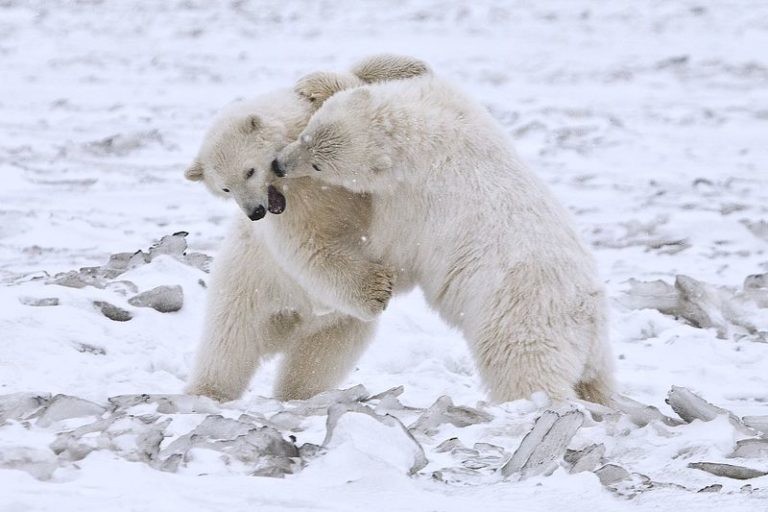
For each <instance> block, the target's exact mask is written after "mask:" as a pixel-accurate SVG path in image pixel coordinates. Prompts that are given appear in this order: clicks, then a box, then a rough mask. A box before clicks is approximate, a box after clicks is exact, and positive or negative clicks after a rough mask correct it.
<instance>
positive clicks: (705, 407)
mask: <svg viewBox="0 0 768 512" xmlns="http://www.w3.org/2000/svg"><path fill="white" fill-rule="evenodd" d="M667 403H668V404H669V406H670V407H672V410H673V411H675V412H676V413H677V415H678V416H680V417H681V418H682V419H683V420H685V421H686V423H690V422H692V421H693V420H701V421H712V420H714V419H715V418H717V417H718V416H723V415H724V416H727V417H728V419H729V421H730V422H731V424H732V425H733V426H734V427H735V428H736V429H738V430H739V431H740V432H743V433H746V434H749V433H750V431H749V429H747V428H746V427H745V426H744V424H743V423H742V422H741V420H739V418H737V417H736V416H735V415H734V414H733V413H732V412H731V411H728V410H725V409H721V408H720V407H717V406H715V405H712V404H711V403H709V402H707V401H706V400H704V399H703V398H701V397H700V396H699V395H697V394H696V393H694V392H692V391H691V390H689V389H686V388H683V387H679V386H672V389H671V390H670V391H669V394H668V395H667Z"/></svg>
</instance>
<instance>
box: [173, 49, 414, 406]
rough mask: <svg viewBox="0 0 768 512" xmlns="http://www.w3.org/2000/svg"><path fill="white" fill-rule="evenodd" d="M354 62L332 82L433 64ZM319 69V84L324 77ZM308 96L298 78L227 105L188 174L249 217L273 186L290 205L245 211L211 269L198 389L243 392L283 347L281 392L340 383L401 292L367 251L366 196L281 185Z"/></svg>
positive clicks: (310, 184)
mask: <svg viewBox="0 0 768 512" xmlns="http://www.w3.org/2000/svg"><path fill="white" fill-rule="evenodd" d="M354 70H355V73H356V74H351V73H348V74H340V75H334V76H336V77H337V80H336V81H335V82H334V85H333V87H341V86H342V85H340V84H344V85H343V86H349V85H350V84H354V85H360V84H362V83H364V82H368V81H375V80H387V79H390V80H395V79H398V78H410V77H411V76H413V74H414V73H415V72H416V71H415V70H422V72H427V68H426V65H425V64H424V63H422V62H421V61H417V60H415V59H410V58H406V57H395V56H376V57H371V58H369V59H366V60H364V61H363V62H361V63H360V64H358V65H357V66H356V67H355V68H354ZM315 76H316V79H315V80H313V82H312V83H313V84H315V86H316V89H317V90H318V91H319V90H321V87H320V84H321V82H320V81H319V80H318V79H317V77H319V76H321V75H315ZM297 93H298V94H297ZM316 96H318V97H321V98H322V100H324V99H325V98H327V96H321V95H320V94H319V93H318V94H317V95H316ZM311 99H312V98H311V97H310V96H307V95H304V94H302V91H301V89H300V87H297V90H296V91H292V90H285V91H279V92H277V93H274V94H270V95H266V96H262V97H260V98H257V99H255V100H251V101H247V102H239V103H236V104H234V105H232V106H230V107H229V108H227V109H226V110H224V111H223V112H222V113H221V114H220V115H219V117H218V119H217V120H216V121H215V122H214V124H213V126H212V127H211V129H210V130H209V132H208V134H207V135H206V137H205V140H204V141H203V144H202V147H201V149H200V151H199V154H198V156H197V158H196V159H195V161H194V162H193V163H192V165H190V166H189V168H188V169H187V170H186V172H185V176H186V177H187V179H190V180H192V181H203V182H204V183H205V184H206V185H207V187H208V188H209V189H210V190H211V191H212V192H213V193H214V194H216V195H218V196H222V197H231V198H233V199H234V200H235V201H236V202H237V203H238V205H239V206H240V207H241V208H242V210H243V211H244V212H245V213H246V215H249V214H250V213H251V212H253V211H254V209H256V208H259V207H262V208H266V207H267V205H268V203H269V201H268V193H267V188H268V186H269V185H270V184H273V185H274V186H275V187H276V188H278V189H279V190H280V191H281V192H282V194H283V195H284V196H285V198H286V203H287V208H286V210H285V212H284V213H282V214H281V215H269V214H268V215H267V216H266V217H264V218H262V219H261V220H258V221H255V222H251V221H250V220H248V218H247V217H246V215H238V219H236V222H235V225H234V226H233V228H232V231H231V233H230V234H229V235H228V236H227V238H226V240H225V242H224V246H223V247H222V249H221V252H220V254H219V256H218V257H217V258H216V261H215V264H214V269H213V272H212V278H211V285H210V291H209V294H208V308H207V309H208V310H207V316H206V324H205V330H204V333H203V338H202V341H201V343H200V348H199V350H198V354H197V361H196V365H195V369H194V370H193V372H192V375H191V378H190V380H189V384H188V386H187V392H189V393H192V394H202V395H207V396H210V397H213V398H216V399H219V400H230V399H234V398H237V397H239V396H240V395H241V394H242V393H243V391H244V390H245V388H246V387H247V385H248V382H249V381H250V379H251V377H252V375H253V373H254V371H255V370H256V368H257V367H258V365H259V362H260V361H261V360H262V359H263V358H264V357H266V356H269V355H272V354H276V353H282V354H284V355H285V357H284V358H283V362H282V367H281V369H280V377H279V379H278V382H277V383H276V386H275V394H276V396H278V397H280V398H282V399H298V398H308V397H310V396H312V395H314V394H316V393H318V392H320V391H324V390H326V389H329V388H332V387H333V386H335V385H337V383H338V382H339V381H340V380H341V379H342V378H343V377H344V376H345V375H346V374H347V372H348V371H349V369H350V368H351V366H352V365H353V364H354V362H355V361H356V360H357V359H358V357H359V356H360V354H361V353H362V351H363V349H364V347H365V346H366V345H367V344H368V342H369V340H370V339H371V337H372V335H373V332H374V329H375V319H376V317H377V316H378V314H379V313H380V312H381V311H382V310H383V309H384V307H385V306H386V304H387V302H388V301H389V298H390V296H391V294H392V281H393V271H392V270H391V269H390V267H388V266H386V265H384V264H382V263H381V261H380V260H379V259H377V258H371V257H370V256H369V254H370V252H369V251H367V245H368V243H367V242H366V239H365V237H364V235H365V233H367V231H368V226H369V223H370V219H371V215H372V212H371V200H370V197H369V196H368V195H366V194H357V193H352V192H350V191H349V190H346V189H344V188H341V187H334V186H325V185H321V183H319V182H317V181H315V180H314V179H313V178H305V179H302V180H292V181H290V182H285V181H281V182H280V183H273V182H274V181H275V179H276V178H275V176H274V174H273V173H272V171H271V170H270V169H271V167H270V166H271V163H272V161H273V160H274V158H275V156H276V155H277V153H278V151H279V150H280V149H282V148H283V147H284V146H286V145H287V144H288V143H290V142H292V141H293V140H295V138H296V137H297V136H298V134H299V133H300V132H301V130H302V129H303V128H304V127H305V125H306V123H307V121H308V120H309V118H310V115H311V113H312V111H313V110H314V108H315V107H314V106H313V101H309V100H311ZM251 169H252V170H253V172H250V170H251ZM225 190H226V191H225Z"/></svg>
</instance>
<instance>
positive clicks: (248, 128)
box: [242, 114, 263, 133]
mask: <svg viewBox="0 0 768 512" xmlns="http://www.w3.org/2000/svg"><path fill="white" fill-rule="evenodd" d="M262 125H263V123H262V122H261V118H260V117H259V116H257V115H255V114H251V115H250V116H248V117H246V118H245V121H243V126H242V129H243V132H244V133H253V132H255V131H256V130H258V129H259V128H261V127H262Z"/></svg>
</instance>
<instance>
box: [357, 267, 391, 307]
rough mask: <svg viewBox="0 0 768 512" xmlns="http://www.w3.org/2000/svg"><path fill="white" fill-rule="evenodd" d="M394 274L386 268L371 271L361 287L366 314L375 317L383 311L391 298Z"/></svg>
mask: <svg viewBox="0 0 768 512" xmlns="http://www.w3.org/2000/svg"><path fill="white" fill-rule="evenodd" d="M394 283H395V273H394V272H393V271H392V270H391V269H389V268H386V267H381V266H380V267H377V268H376V269H375V270H373V271H372V272H371V273H370V275H369V276H368V278H367V279H366V281H365V283H364V285H363V297H364V300H363V302H364V304H365V309H366V312H367V313H369V314H370V315H371V316H376V315H378V314H379V313H381V312H382V311H384V310H385V309H386V307H387V304H389V299H391V298H392V287H393V286H394Z"/></svg>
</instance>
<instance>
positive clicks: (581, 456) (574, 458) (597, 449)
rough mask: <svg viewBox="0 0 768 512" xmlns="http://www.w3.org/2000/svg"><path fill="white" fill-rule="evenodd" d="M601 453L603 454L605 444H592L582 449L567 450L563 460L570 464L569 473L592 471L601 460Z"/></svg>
mask: <svg viewBox="0 0 768 512" xmlns="http://www.w3.org/2000/svg"><path fill="white" fill-rule="evenodd" d="M603 455H605V445H604V444H602V443H600V444H593V445H590V446H587V447H586V448H584V449H583V450H567V451H566V452H565V461H566V462H568V463H569V464H572V466H571V470H570V472H571V473H581V472H582V471H593V470H594V469H595V468H596V467H597V466H599V465H600V463H601V462H602V460H603Z"/></svg>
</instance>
